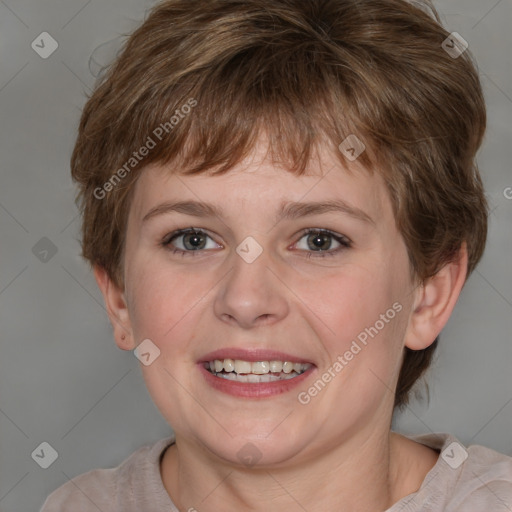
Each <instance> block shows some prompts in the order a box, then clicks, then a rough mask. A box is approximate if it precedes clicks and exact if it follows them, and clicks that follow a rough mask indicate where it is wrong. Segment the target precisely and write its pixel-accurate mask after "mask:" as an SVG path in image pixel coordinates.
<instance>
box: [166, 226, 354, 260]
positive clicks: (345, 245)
mask: <svg viewBox="0 0 512 512" xmlns="http://www.w3.org/2000/svg"><path fill="white" fill-rule="evenodd" d="M188 234H200V235H206V236H207V237H208V238H211V237H210V236H209V235H208V233H206V232H205V231H203V230H201V229H194V228H188V229H180V230H177V231H174V232H173V233H170V234H169V235H167V236H166V237H165V238H164V239H163V240H162V242H161V245H162V246H163V247H164V248H165V249H167V250H169V251H171V252H172V254H180V255H181V256H182V257H185V256H196V254H197V253H201V252H204V251H205V249H199V250H196V251H183V250H182V249H176V248H174V249H171V248H170V246H171V242H173V241H174V240H175V239H176V238H179V237H180V236H183V235H188ZM309 234H318V235H329V236H331V237H332V238H333V239H334V240H336V242H338V243H339V244H340V245H341V247H338V248H337V249H335V250H333V251H310V252H308V253H307V254H306V255H305V256H304V257H306V258H308V259H309V258H312V257H313V258H325V257H326V256H336V255H338V254H339V253H340V252H342V251H344V250H346V249H349V248H350V247H352V242H351V241H350V240H349V239H348V238H347V237H345V236H342V235H337V234H335V233H333V232H332V231H329V230H328V229H314V228H307V229H305V230H303V231H301V233H300V237H299V240H298V241H300V240H301V239H302V238H304V237H305V236H306V235H309ZM296 243H297V242H296ZM206 250H209V249H206Z"/></svg>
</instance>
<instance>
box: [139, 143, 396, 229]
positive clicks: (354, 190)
mask: <svg viewBox="0 0 512 512" xmlns="http://www.w3.org/2000/svg"><path fill="white" fill-rule="evenodd" d="M141 172H142V175H141V176H140V178H139V179H138V181H137V184H136V187H135V191H134V197H133V201H132V207H131V212H130V215H132V214H133V215H134V216H135V218H137V219H141V218H143V217H144V216H145V215H146V214H147V212H148V211H150V210H151V209H152V208H154V207H155V206H156V205H159V204H164V203H166V202H169V201H185V200H187V201H197V202H202V203H210V204H213V205H215V206H217V207H218V208H217V210H220V211H222V212H223V215H224V216H226V217H233V218H234V219H235V220H237V221H240V220H243V219H244V218H245V219H249V217H250V216H253V215H254V216H257V217H258V218H261V217H263V216H269V215H275V213H276V212H277V211H278V210H280V209H281V208H282V207H283V205H284V204H285V203H288V202H301V203H311V202H320V201H322V202H325V201H336V200H342V201H343V202H344V203H345V204H347V205H348V206H351V207H353V208H354V209H355V210H362V211H363V212H366V213H367V214H368V216H369V217H371V218H372V219H377V220H378V219H380V218H383V217H384V218H387V217H388V216H389V214H390V213H391V211H392V208H391V205H390V201H389V197H388V193H387V189H386V186H385V183H384V180H383V179H382V177H381V176H380V174H379V173H378V172H373V173H370V172H369V171H367V170H366V169H364V168H363V167H361V166H359V165H358V164H357V161H356V162H354V163H352V164H351V167H350V169H348V168H346V167H344V166H343V165H342V164H341V162H340V161H339V160H338V159H337V158H336V157H335V156H334V155H332V154H330V153H328V152H324V153H320V154H319V157H318V158H317V159H314V160H311V161H310V163H309V165H308V168H307V171H306V173H305V174H303V175H302V176H299V175H297V174H295V173H293V172H291V171H289V170H287V169H285V168H283V167H280V166H278V165H275V164H274V163H272V162H271V161H270V160H269V159H267V158H266V153H265V152H262V151H261V149H260V150H259V151H258V150H256V151H254V152H253V153H252V154H251V155H249V156H248V157H247V158H246V159H245V160H244V161H243V162H241V163H239V164H237V165H236V166H235V167H233V168H232V169H230V170H229V171H228V172H227V173H225V174H222V175H212V173H211V172H205V173H202V174H198V175H189V176H187V175H183V174H182V173H180V172H179V170H178V171H177V170H176V169H175V168H174V167H173V165H172V164H171V165H167V166H160V165H151V166H148V167H147V168H145V169H143V170H142V171H141ZM242 212H243V214H244V217H243V218H241V217H240V213H242ZM391 215H392V213H391Z"/></svg>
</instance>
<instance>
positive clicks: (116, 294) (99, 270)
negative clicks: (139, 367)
mask: <svg viewBox="0 0 512 512" xmlns="http://www.w3.org/2000/svg"><path fill="white" fill-rule="evenodd" d="M93 271H94V277H95V279H96V282H97V284H98V287H99V289H100V290H101V293H102V295H103V300H104V301H105V307H106V309H107V314H108V317H109V319H110V323H111V324H112V328H113V330H114V339H115V342H116V344H117V346H118V347H119V348H120V349H122V350H133V348H135V344H134V341H133V334H132V328H131V323H130V316H129V313H128V307H127V304H126V299H125V296H124V291H123V290H121V289H120V288H119V287H118V286H117V285H116V284H115V283H114V282H113V281H112V279H111V278H110V277H109V275H108V273H107V271H106V270H105V269H104V268H103V267H101V266H99V265H94V269H93Z"/></svg>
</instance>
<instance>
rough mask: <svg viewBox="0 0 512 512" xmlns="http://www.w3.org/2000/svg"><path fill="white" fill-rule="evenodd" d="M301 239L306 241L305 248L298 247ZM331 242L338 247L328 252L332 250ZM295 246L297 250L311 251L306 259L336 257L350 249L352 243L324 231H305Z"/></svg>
mask: <svg viewBox="0 0 512 512" xmlns="http://www.w3.org/2000/svg"><path fill="white" fill-rule="evenodd" d="M302 239H306V244H305V245H306V247H298V245H299V244H300V241H301V240H302ZM333 242H334V243H335V244H337V245H338V246H337V247H335V248H334V250H330V249H332V244H333ZM295 245H296V247H297V248H298V249H301V250H306V251H311V252H309V253H308V254H306V258H311V257H313V258H324V257H325V256H336V255H337V254H339V253H340V252H342V251H344V250H346V249H348V248H350V247H351V246H352V243H351V241H350V240H349V239H348V238H347V237H345V236H343V235H338V234H336V233H332V232H331V231H329V230H326V229H306V230H304V231H303V232H302V237H301V238H300V240H299V242H297V244H295ZM315 253H317V254H315Z"/></svg>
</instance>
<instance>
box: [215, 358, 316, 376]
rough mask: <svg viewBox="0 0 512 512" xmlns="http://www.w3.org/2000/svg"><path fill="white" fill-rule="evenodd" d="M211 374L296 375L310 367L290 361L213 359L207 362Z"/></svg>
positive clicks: (306, 364) (307, 364)
mask: <svg viewBox="0 0 512 512" xmlns="http://www.w3.org/2000/svg"><path fill="white" fill-rule="evenodd" d="M208 365H209V368H210V371H212V372H221V371H222V370H224V371H225V372H228V373H229V372H235V373H238V374H240V373H254V374H256V375H264V374H266V373H281V372H284V373H291V372H292V371H295V372H296V373H303V372H305V371H306V370H307V369H308V368H309V367H310V366H311V365H310V364H309V363H292V362H291V361H256V362H251V361H242V360H241V359H215V360H214V361H209V362H208Z"/></svg>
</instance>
